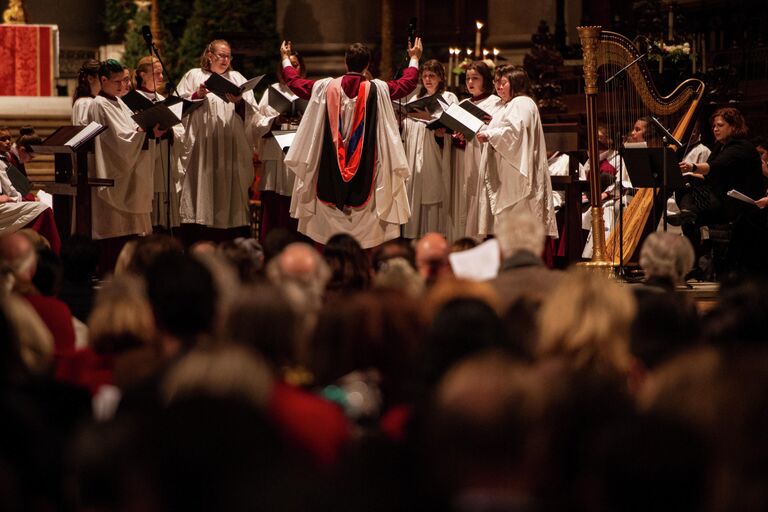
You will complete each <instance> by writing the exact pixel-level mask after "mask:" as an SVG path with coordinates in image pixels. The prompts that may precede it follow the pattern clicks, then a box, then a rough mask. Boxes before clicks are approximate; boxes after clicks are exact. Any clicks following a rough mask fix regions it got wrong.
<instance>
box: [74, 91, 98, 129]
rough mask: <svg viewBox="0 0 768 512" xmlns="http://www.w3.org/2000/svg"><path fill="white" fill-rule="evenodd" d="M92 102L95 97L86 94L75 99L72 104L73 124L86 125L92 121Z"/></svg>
mask: <svg viewBox="0 0 768 512" xmlns="http://www.w3.org/2000/svg"><path fill="white" fill-rule="evenodd" d="M91 104H93V98H91V97H90V96H84V97H82V98H78V99H77V101H75V103H74V104H73V105H72V126H85V125H87V124H88V123H90V122H91V120H90V119H89V118H88V115H89V112H90V110H91Z"/></svg>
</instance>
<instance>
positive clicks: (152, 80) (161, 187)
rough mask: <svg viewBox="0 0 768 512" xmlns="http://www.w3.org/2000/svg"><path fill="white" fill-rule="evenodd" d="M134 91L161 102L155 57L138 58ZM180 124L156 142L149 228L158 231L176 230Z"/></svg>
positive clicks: (160, 78) (160, 71)
mask: <svg viewBox="0 0 768 512" xmlns="http://www.w3.org/2000/svg"><path fill="white" fill-rule="evenodd" d="M134 80H135V86H136V91H137V92H138V93H139V94H141V95H142V96H144V97H145V98H147V99H149V100H150V101H152V102H154V103H156V102H158V101H163V100H165V96H163V95H162V94H160V93H159V92H158V89H160V88H161V87H162V86H163V85H164V84H165V77H164V76H163V66H162V64H160V61H159V60H157V58H156V57H151V56H149V55H148V56H146V57H142V58H141V59H140V60H139V62H138V63H137V64H136V75H135V77H134ZM183 140H184V125H182V124H181V123H179V124H177V125H175V126H173V127H172V128H171V129H170V130H168V133H166V134H165V136H163V138H162V139H159V140H156V141H155V143H156V144H157V151H155V160H154V163H153V170H152V175H153V177H154V178H153V179H154V187H155V191H154V195H153V197H152V225H153V226H160V227H162V228H169V227H170V228H176V227H179V222H180V219H179V192H180V190H181V174H182V173H181V163H180V159H181V156H182V153H183Z"/></svg>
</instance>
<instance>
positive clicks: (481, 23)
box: [475, 20, 484, 30]
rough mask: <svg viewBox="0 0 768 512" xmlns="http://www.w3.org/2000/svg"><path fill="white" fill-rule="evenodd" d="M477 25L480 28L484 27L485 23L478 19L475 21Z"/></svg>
mask: <svg viewBox="0 0 768 512" xmlns="http://www.w3.org/2000/svg"><path fill="white" fill-rule="evenodd" d="M475 26H476V27H477V30H480V29H481V28H483V26H484V25H483V22H482V21H480V20H477V21H475Z"/></svg>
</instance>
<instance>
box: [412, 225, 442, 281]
mask: <svg viewBox="0 0 768 512" xmlns="http://www.w3.org/2000/svg"><path fill="white" fill-rule="evenodd" d="M449 253H450V246H449V245H448V241H447V240H446V239H445V237H444V236H443V235H441V234H440V233H427V234H426V235H424V236H423V237H421V239H419V241H418V243H417V244H416V268H417V269H418V271H419V274H420V275H421V276H422V277H423V278H424V279H425V280H427V281H431V280H434V279H437V278H438V277H440V276H441V275H444V274H447V273H449V272H450V265H449V263H448V254H449Z"/></svg>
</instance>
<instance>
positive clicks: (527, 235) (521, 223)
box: [496, 213, 546, 258]
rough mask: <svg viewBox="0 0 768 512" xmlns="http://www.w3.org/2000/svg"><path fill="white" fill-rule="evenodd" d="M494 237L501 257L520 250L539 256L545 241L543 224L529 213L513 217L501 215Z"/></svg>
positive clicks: (511, 254)
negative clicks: (497, 242)
mask: <svg viewBox="0 0 768 512" xmlns="http://www.w3.org/2000/svg"><path fill="white" fill-rule="evenodd" d="M496 239H497V240H498V241H499V249H501V256H502V258H510V257H512V256H513V255H515V254H516V253H518V252H520V251H525V252H528V253H531V254H533V255H534V256H539V257H540V256H541V254H542V253H543V252H544V243H545V241H546V234H545V232H544V224H543V223H542V222H541V220H540V219H537V218H535V217H534V216H533V215H531V214H529V213H521V214H517V215H515V216H514V217H511V216H509V215H507V216H502V217H501V219H500V221H499V227H498V229H497V230H496Z"/></svg>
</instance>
